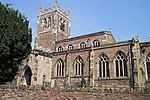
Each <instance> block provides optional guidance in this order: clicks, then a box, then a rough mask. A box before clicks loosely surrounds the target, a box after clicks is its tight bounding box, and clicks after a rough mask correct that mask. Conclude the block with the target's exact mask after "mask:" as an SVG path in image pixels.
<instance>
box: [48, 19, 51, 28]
mask: <svg viewBox="0 0 150 100" xmlns="http://www.w3.org/2000/svg"><path fill="white" fill-rule="evenodd" d="M50 27H51V17H48V28H50Z"/></svg>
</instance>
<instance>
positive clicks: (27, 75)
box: [24, 67, 32, 85]
mask: <svg viewBox="0 0 150 100" xmlns="http://www.w3.org/2000/svg"><path fill="white" fill-rule="evenodd" d="M31 76H32V71H31V69H30V67H27V69H26V70H25V73H24V77H25V79H26V83H27V85H31Z"/></svg>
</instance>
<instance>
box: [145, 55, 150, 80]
mask: <svg viewBox="0 0 150 100" xmlns="http://www.w3.org/2000/svg"><path fill="white" fill-rule="evenodd" d="M146 66H147V76H148V80H150V53H149V54H148V55H147V57H146Z"/></svg>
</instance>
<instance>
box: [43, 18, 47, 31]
mask: <svg viewBox="0 0 150 100" xmlns="http://www.w3.org/2000/svg"><path fill="white" fill-rule="evenodd" d="M46 25H47V20H46V18H44V25H43V29H45V28H46Z"/></svg>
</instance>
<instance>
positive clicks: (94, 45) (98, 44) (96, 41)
mask: <svg viewBox="0 0 150 100" xmlns="http://www.w3.org/2000/svg"><path fill="white" fill-rule="evenodd" d="M98 46H100V42H99V41H98V40H97V39H96V40H94V41H93V47H98Z"/></svg>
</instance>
